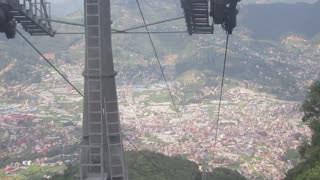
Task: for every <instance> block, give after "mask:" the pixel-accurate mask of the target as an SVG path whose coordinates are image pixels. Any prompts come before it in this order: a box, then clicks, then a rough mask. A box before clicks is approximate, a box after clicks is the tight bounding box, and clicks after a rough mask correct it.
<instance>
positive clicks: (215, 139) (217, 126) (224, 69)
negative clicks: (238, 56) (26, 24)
mask: <svg viewBox="0 0 320 180" xmlns="http://www.w3.org/2000/svg"><path fill="white" fill-rule="evenodd" d="M228 43H229V34H227V40H226V47H225V53H224V61H223V70H222V77H221V87H220V98H219V105H218V116H217V122H216V132H215V138H214V147H213V153H214V155H213V159H214V158H215V152H216V145H217V140H218V133H219V125H220V124H219V121H220V111H221V102H222V95H223V87H224V78H225V72H226V63H227V54H228Z"/></svg>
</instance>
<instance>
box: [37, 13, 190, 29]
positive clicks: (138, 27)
mask: <svg viewBox="0 0 320 180" xmlns="http://www.w3.org/2000/svg"><path fill="white" fill-rule="evenodd" d="M179 19H184V17H176V18H171V19H166V20H162V21H157V22H154V23H150V24H145V25H141V26H136V27H131V28H128V29H123V30H118V29H112V31H114V32H119V33H124V32H127V31H131V30H135V29H140V28H144V27H145V26H153V25H157V24H162V23H166V22H171V21H175V20H179ZM41 20H43V21H48V22H54V23H60V24H67V25H71V26H79V27H84V26H85V25H84V24H81V23H75V22H68V21H62V20H56V19H41ZM184 32H187V31H184Z"/></svg>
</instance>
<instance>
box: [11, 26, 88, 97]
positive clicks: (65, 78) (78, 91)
mask: <svg viewBox="0 0 320 180" xmlns="http://www.w3.org/2000/svg"><path fill="white" fill-rule="evenodd" d="M16 31H17V33H18V34H19V35H20V36H21V37H22V38H23V39H24V40H25V41H26V42H27V43H28V44H29V45H30V46H31V47H32V48H33V49H34V50H35V51H36V52H37V53H38V54H39V55H40V56H41V57H42V58H43V59H44V60H45V61H46V62H47V63H48V64H49V65H50V66H51V67H52V68H53V69H54V70H55V71H56V72H57V73H58V74H59V75H60V76H61V77H62V78H63V79H64V80H65V81H66V82H67V83H68V84H69V85H70V86H71V87H73V89H74V90H75V91H77V93H78V94H79V95H80V96H82V97H84V96H83V94H82V93H81V92H80V90H79V89H77V88H76V87H75V86H74V85H73V84H72V83H71V82H70V81H69V80H68V78H67V77H66V76H65V75H63V74H62V73H61V72H60V71H59V70H58V69H57V68H56V67H55V66H54V65H53V64H52V63H51V62H50V61H49V60H48V59H47V58H46V57H45V56H44V55H43V54H42V53H41V52H40V51H39V50H38V49H37V48H36V47H35V46H34V45H33V44H32V43H31V42H30V41H29V40H28V39H27V38H26V37H25V36H24V35H23V34H22V33H21V32H20V31H19V30H18V29H16Z"/></svg>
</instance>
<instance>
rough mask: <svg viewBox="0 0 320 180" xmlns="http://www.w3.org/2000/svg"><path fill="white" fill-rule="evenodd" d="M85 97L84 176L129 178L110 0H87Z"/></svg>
mask: <svg viewBox="0 0 320 180" xmlns="http://www.w3.org/2000/svg"><path fill="white" fill-rule="evenodd" d="M84 7H85V10H84V12H85V32H86V33H85V36H86V37H85V40H86V59H85V61H86V62H85V72H84V73H83V76H84V78H85V83H84V84H85V88H84V91H85V93H84V94H85V98H84V112H83V115H84V116H83V138H82V144H81V169H80V170H81V179H87V180H91V179H92V180H95V179H99V180H106V179H108V180H126V179H127V173H126V172H127V171H126V169H125V162H124V158H123V143H122V137H121V135H122V134H121V128H120V120H119V112H118V103H117V99H118V98H117V92H116V83H115V76H116V73H115V71H114V65H113V57H112V43H111V18H110V0H84Z"/></svg>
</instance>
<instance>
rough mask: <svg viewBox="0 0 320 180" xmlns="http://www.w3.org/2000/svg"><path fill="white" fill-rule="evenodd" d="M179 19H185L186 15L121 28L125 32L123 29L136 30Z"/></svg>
mask: <svg viewBox="0 0 320 180" xmlns="http://www.w3.org/2000/svg"><path fill="white" fill-rule="evenodd" d="M179 19H184V17H177V18H172V19H167V20H162V21H158V22H154V23H150V24H146V23H145V22H144V25H141V26H136V27H132V28H128V29H124V30H120V32H123V31H131V30H135V29H140V28H144V27H146V26H152V25H156V24H162V23H166V22H170V21H175V20H179Z"/></svg>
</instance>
